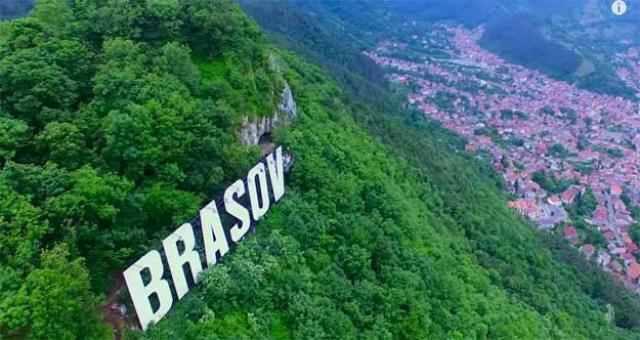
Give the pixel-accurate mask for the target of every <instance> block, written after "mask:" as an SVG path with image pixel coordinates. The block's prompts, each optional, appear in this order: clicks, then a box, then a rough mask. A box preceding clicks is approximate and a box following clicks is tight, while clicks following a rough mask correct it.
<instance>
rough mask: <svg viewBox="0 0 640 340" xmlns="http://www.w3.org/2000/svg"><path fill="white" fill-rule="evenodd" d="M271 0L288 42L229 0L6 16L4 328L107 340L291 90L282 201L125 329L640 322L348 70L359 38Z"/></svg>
mask: <svg viewBox="0 0 640 340" xmlns="http://www.w3.org/2000/svg"><path fill="white" fill-rule="evenodd" d="M328 3H330V1H328ZM271 5H272V6H276V7H269V6H266V7H262V9H260V10H264V9H267V8H268V9H269V10H270V12H269V13H271V14H270V16H271V18H272V22H271V25H274V24H275V23H277V22H278V20H277V18H278V15H296V16H297V18H299V20H297V21H296V23H297V24H296V25H291V26H289V27H287V28H286V30H284V29H282V30H280V31H279V32H280V33H278V31H277V30H275V29H274V27H273V26H269V25H266V24H265V23H264V22H263V21H262V20H260V18H259V17H258V16H257V15H256V18H257V19H258V21H260V22H261V23H262V24H263V25H264V26H265V27H266V28H267V29H269V30H270V31H271V32H275V33H276V35H275V37H276V39H278V41H279V42H281V43H283V44H282V45H276V44H272V43H270V42H269V41H268V40H267V39H266V38H265V36H264V35H263V33H262V31H261V29H260V28H259V27H258V25H257V24H256V23H255V22H254V21H252V20H251V19H249V18H248V17H247V16H246V15H245V14H244V12H242V10H241V9H240V7H238V6H237V5H236V4H235V3H234V2H232V1H231V0H213V1H212V0H175V1H161V2H153V1H147V2H122V1H119V0H105V1H99V2H98V1H86V2H81V1H78V2H74V3H73V4H70V3H68V2H67V1H65V0H43V1H40V2H39V4H38V6H37V7H36V9H35V10H34V11H33V12H32V14H31V16H29V17H26V18H22V19H18V20H14V21H9V22H3V23H2V24H0V25H1V26H0V75H2V77H0V105H1V106H0V166H1V170H0V228H1V230H2V232H1V233H0V274H1V275H0V338H5V337H6V338H16V339H22V338H29V339H108V338H111V337H112V336H113V335H112V331H111V330H110V329H109V327H112V326H114V324H113V323H111V324H106V322H104V321H103V318H104V315H101V313H100V312H101V310H102V308H100V307H101V306H102V305H103V303H104V301H105V296H107V295H108V294H109V293H111V292H112V288H113V285H114V281H117V280H114V279H113V277H118V276H119V275H120V274H121V273H122V270H124V268H126V267H127V266H128V265H130V264H131V263H132V262H133V261H134V260H135V259H136V258H138V257H139V256H140V255H141V254H143V253H145V252H146V251H147V250H149V249H150V248H152V247H155V246H157V245H158V244H159V243H160V240H161V238H162V237H164V236H166V235H167V234H168V232H169V231H171V230H173V229H174V228H175V227H176V226H177V225H178V224H179V223H182V222H183V221H186V220H187V219H188V218H189V217H190V216H193V215H195V214H196V213H197V211H198V209H199V208H201V207H202V206H203V205H204V203H205V202H207V201H209V200H210V199H212V198H213V197H214V196H217V195H218V194H219V192H220V190H221V189H222V188H224V187H226V186H227V185H228V184H230V183H231V182H232V181H233V180H235V179H236V178H237V177H239V176H240V175H241V174H243V173H245V172H246V171H247V170H248V169H249V167H250V166H251V165H252V164H253V163H254V162H255V161H256V160H257V159H258V158H259V157H260V148H259V147H258V146H257V145H247V143H242V139H241V135H242V134H241V132H240V131H242V129H243V127H246V124H247V122H252V121H254V120H256V119H262V118H264V117H270V116H272V115H273V114H274V112H276V111H277V110H278V109H277V107H278V103H279V101H280V100H281V94H282V92H283V88H286V86H287V85H288V86H290V87H291V91H292V93H293V97H294V98H295V101H296V103H297V107H298V113H297V118H296V120H295V121H294V122H292V123H291V125H288V126H286V127H279V128H276V129H275V130H274V131H270V132H269V133H270V134H272V136H270V138H273V139H274V141H275V142H277V143H279V144H282V145H284V146H285V147H286V148H288V149H289V150H290V151H291V152H292V153H293V154H294V155H295V158H296V163H295V165H294V167H293V169H292V171H291V173H290V175H289V176H290V177H289V178H288V180H287V183H288V185H287V194H286V196H285V198H283V200H282V203H280V204H279V205H278V206H276V207H273V208H272V209H271V211H270V212H269V214H268V215H267V216H266V218H265V219H264V220H262V221H261V222H260V223H259V224H258V225H257V228H256V233H255V234H253V235H251V236H249V238H248V239H247V240H246V241H244V242H243V243H242V244H240V245H239V246H238V247H237V249H236V250H235V251H234V252H233V253H231V254H230V255H228V256H227V257H225V260H224V262H222V263H220V264H219V265H217V266H216V267H214V268H213V269H211V270H209V271H208V272H206V273H205V274H204V276H203V278H202V280H201V283H200V284H199V285H198V286H197V287H196V288H195V289H194V290H193V291H192V292H191V293H189V295H187V296H186V297H185V298H184V299H183V300H182V301H181V302H180V303H179V304H178V305H177V306H176V307H175V309H174V310H173V311H172V312H171V313H170V314H169V315H168V317H167V318H166V319H165V320H162V321H161V322H160V323H159V324H158V325H155V326H153V327H152V328H151V329H150V330H149V331H147V332H146V333H142V332H140V331H135V330H129V331H126V332H125V333H126V334H124V338H126V339H424V338H433V339H445V338H451V339H466V338H476V339H570V340H575V339H635V338H638V331H637V329H638V327H640V305H639V304H638V301H637V298H636V297H635V296H631V295H630V294H629V293H627V292H626V291H625V290H624V289H622V288H621V287H620V286H618V285H617V284H616V283H615V282H613V281H612V280H611V279H610V278H609V277H608V276H607V275H605V274H604V273H602V272H601V271H599V270H598V269H597V268H595V267H593V266H592V265H590V264H589V263H586V262H585V261H584V260H582V258H581V257H580V256H578V255H577V253H576V252H575V250H574V249H572V248H570V247H569V246H568V245H567V244H566V243H564V241H561V240H557V239H554V238H553V237H550V236H548V235H541V234H538V233H537V232H535V231H533V230H532V229H531V228H529V226H528V225H527V224H526V223H525V222H524V221H523V220H522V219H521V218H519V217H517V216H516V215H515V214H514V213H513V212H512V211H511V210H509V209H507V207H506V197H505V195H504V194H503V193H502V191H501V185H502V183H501V181H500V179H499V177H498V176H497V175H496V174H495V173H494V172H493V171H492V170H490V169H489V168H488V167H487V165H486V164H485V163H483V162H481V161H478V160H477V159H475V158H473V157H471V156H469V155H466V154H465V153H464V151H463V150H464V141H463V140H462V139H460V138H458V137H456V136H454V135H452V134H450V133H448V132H446V130H444V129H443V128H441V127H440V126H438V125H437V124H435V123H433V122H431V121H427V120H425V119H423V118H421V117H420V116H419V115H417V114H414V113H412V112H407V111H406V110H405V109H404V108H403V107H402V106H401V105H400V104H399V102H398V101H397V99H396V98H395V97H394V94H393V93H392V92H391V91H392V88H391V87H390V86H389V85H388V84H386V83H385V82H384V80H383V78H382V77H381V74H382V72H381V71H380V70H379V69H377V67H376V66H375V64H367V66H366V67H360V68H355V67H354V68H351V67H349V65H350V63H354V64H355V63H357V61H358V60H359V58H360V57H359V56H358V55H359V52H360V51H359V49H358V47H357V45H353V44H351V39H353V40H355V41H359V42H360V44H366V41H365V40H363V39H365V38H364V37H366V36H367V34H366V33H363V32H362V31H356V30H355V28H353V29H354V31H353V34H350V35H349V36H350V37H351V38H350V39H349V40H345V42H346V43H347V45H344V42H343V43H341V42H339V41H337V40H336V39H337V38H339V37H342V36H344V33H343V32H341V31H339V30H335V27H336V26H329V25H326V20H331V21H333V22H334V23H336V22H339V20H340V19H338V18H335V17H333V16H328V17H325V18H323V19H321V20H317V19H314V18H313V17H310V16H309V14H308V13H306V12H304V11H299V8H297V7H292V8H289V9H290V10H291V11H296V12H295V13H292V12H288V11H286V10H283V9H285V8H286V7H277V6H281V5H283V4H282V3H279V2H272V3H271ZM252 13H254V14H256V13H258V10H255V9H254V11H253V12H252ZM278 13H279V14H278ZM281 22H284V21H281ZM345 27H346V26H345ZM303 29H304V31H303ZM292 37H293V38H295V37H306V38H305V39H293V38H292ZM307 38H308V39H307ZM310 42H312V43H310ZM327 46H333V49H332V50H327V49H326V47H327ZM287 47H291V48H295V49H296V50H297V51H298V53H300V55H296V54H293V53H292V52H290V51H287V50H286V48H287ZM331 51H336V52H335V53H332V52H331ZM303 56H304V57H303ZM336 57H337V58H336ZM304 58H308V60H304ZM319 59H323V61H324V62H322V63H321V64H322V65H323V66H324V67H319V66H314V65H313V64H312V62H318V60H319ZM366 83H370V84H369V85H365V84H366ZM120 298H121V299H122V300H123V301H128V296H127V294H126V293H123V294H122V296H121V297H120ZM129 307H130V306H129ZM129 310H131V308H129ZM132 319H133V318H132ZM115 326H117V325H115ZM116 328H117V327H116ZM118 331H119V329H118Z"/></svg>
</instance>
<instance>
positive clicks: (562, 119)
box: [366, 24, 640, 292]
mask: <svg viewBox="0 0 640 340" xmlns="http://www.w3.org/2000/svg"><path fill="white" fill-rule="evenodd" d="M407 25H410V24H407ZM482 34H483V28H482V27H480V28H477V29H474V30H468V29H465V28H462V27H459V26H447V25H436V26H434V28H433V30H431V31H430V32H428V33H427V34H426V35H423V36H419V35H413V36H412V37H411V39H409V41H408V42H407V41H403V42H400V41H393V40H386V41H384V42H382V43H380V44H379V45H378V46H377V48H376V49H375V50H373V51H369V52H366V55H368V56H369V57H370V58H371V59H372V60H374V61H375V62H376V63H377V64H379V65H382V66H384V67H385V68H386V69H388V70H389V71H390V74H389V78H390V79H391V80H392V81H394V82H396V83H399V84H402V85H404V86H406V87H407V88H409V89H410V90H411V92H410V94H409V97H408V100H409V103H410V104H412V105H414V106H415V107H416V108H417V109H419V110H420V111H422V112H424V114H425V115H426V116H427V117H430V118H432V119H434V120H437V121H439V122H440V123H441V124H442V125H443V126H444V127H446V128H448V129H450V130H452V131H455V132H456V133H458V134H459V135H461V136H463V137H464V138H465V139H466V140H467V141H468V144H467V150H468V151H470V152H473V153H475V154H477V155H478V157H484V158H485V159H486V160H488V161H489V162H491V163H492V164H493V167H494V168H495V169H496V170H497V171H499V172H500V173H501V174H502V175H503V177H504V180H505V183H506V185H507V187H508V190H509V191H510V193H511V194H512V196H513V198H512V200H511V202H510V203H509V205H510V207H512V208H513V209H515V210H517V211H518V212H519V213H521V214H522V215H524V216H526V217H528V218H529V219H530V220H532V221H533V222H534V223H535V224H536V225H537V227H538V228H539V229H543V230H551V231H552V232H556V233H559V234H560V235H561V236H562V237H564V238H566V239H567V241H568V242H570V243H571V244H573V245H574V246H575V247H577V248H578V249H579V250H580V251H581V252H582V253H583V254H584V255H585V256H586V257H587V258H588V259H590V260H592V261H595V262H597V263H598V264H599V265H600V266H602V267H603V268H604V270H605V271H608V272H610V273H611V274H612V275H613V276H615V277H616V278H618V279H620V280H621V281H622V282H624V283H625V285H626V286H627V287H629V288H630V289H632V290H634V291H636V292H640V284H639V279H640V264H639V263H638V261H639V259H640V256H639V255H640V251H639V247H638V241H640V240H639V239H638V238H637V237H635V235H634V233H633V232H632V228H631V227H632V226H633V225H634V224H635V223H636V219H638V218H640V216H637V215H638V213H637V212H636V210H638V209H637V208H636V207H637V205H638V203H639V202H640V177H639V176H638V175H639V172H640V159H639V155H640V154H639V153H638V150H640V135H638V130H639V129H640V106H639V105H638V103H637V102H634V101H632V100H628V99H624V98H621V97H614V96H610V95H603V94H597V93H594V92H590V91H587V90H582V89H579V88H578V87H576V86H574V85H572V84H569V83H567V82H563V81H559V80H555V79H553V78H551V77H549V76H547V75H544V74H543V73H541V72H538V71H536V70H532V69H528V68H525V67H523V66H519V65H515V64H512V63H509V62H507V61H505V60H504V59H502V58H500V57H498V56H497V55H495V54H493V53H491V52H489V51H487V50H485V49H483V48H482V47H480V44H479V40H480V39H481V37H482ZM612 62H613V64H614V65H615V66H616V67H617V74H618V76H619V77H620V78H621V79H622V80H624V81H625V82H626V83H627V85H628V86H629V87H630V88H633V89H634V90H636V91H640V49H638V48H634V47H632V46H629V49H628V51H627V53H624V54H619V55H617V58H616V60H613V61H612ZM581 68H583V69H587V70H586V72H588V68H589V65H583V66H581ZM583 71H585V70H583Z"/></svg>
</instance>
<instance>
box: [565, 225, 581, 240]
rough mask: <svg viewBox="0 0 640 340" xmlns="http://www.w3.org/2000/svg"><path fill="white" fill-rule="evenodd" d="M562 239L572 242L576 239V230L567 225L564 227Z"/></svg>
mask: <svg viewBox="0 0 640 340" xmlns="http://www.w3.org/2000/svg"><path fill="white" fill-rule="evenodd" d="M564 238H566V239H568V240H574V239H576V238H578V231H577V230H576V228H574V227H572V226H570V225H568V226H566V227H564Z"/></svg>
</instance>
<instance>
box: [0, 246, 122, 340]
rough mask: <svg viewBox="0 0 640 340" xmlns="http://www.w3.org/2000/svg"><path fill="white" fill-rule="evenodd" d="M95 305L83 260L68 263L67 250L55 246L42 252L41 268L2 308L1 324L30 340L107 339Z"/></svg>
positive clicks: (108, 334)
mask: <svg viewBox="0 0 640 340" xmlns="http://www.w3.org/2000/svg"><path fill="white" fill-rule="evenodd" d="M97 306H98V300H97V299H96V297H95V296H94V295H93V294H92V293H91V286H90V284H89V273H88V272H87V270H86V268H85V267H84V263H83V260H82V259H80V258H78V259H75V260H70V255H69V251H68V249H67V247H66V246H65V245H58V246H57V247H55V248H54V249H52V250H50V251H45V252H43V253H42V258H41V266H40V267H39V268H38V269H36V270H34V271H33V272H31V273H30V274H29V275H28V276H27V277H26V279H25V282H24V284H23V285H22V287H21V288H20V290H19V291H18V292H17V294H16V295H14V296H13V297H12V298H10V299H9V301H6V303H5V304H4V305H3V308H7V310H6V312H4V313H3V314H2V319H0V324H3V323H7V324H10V325H11V328H14V329H20V330H21V333H22V334H25V335H26V336H27V337H29V338H31V339H70V340H71V339H109V338H110V335H111V334H110V332H108V330H107V328H106V327H105V326H103V325H102V324H101V323H100V322H99V317H98V314H97ZM0 329H1V328H0ZM0 334H1V333H0Z"/></svg>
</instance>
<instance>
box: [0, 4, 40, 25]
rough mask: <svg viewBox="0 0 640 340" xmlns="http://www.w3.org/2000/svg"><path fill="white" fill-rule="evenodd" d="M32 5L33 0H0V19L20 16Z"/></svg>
mask: <svg viewBox="0 0 640 340" xmlns="http://www.w3.org/2000/svg"><path fill="white" fill-rule="evenodd" d="M31 7H33V0H3V1H0V20H2V19H11V18H17V17H21V16H24V15H26V14H27V12H29V10H30V9H31Z"/></svg>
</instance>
